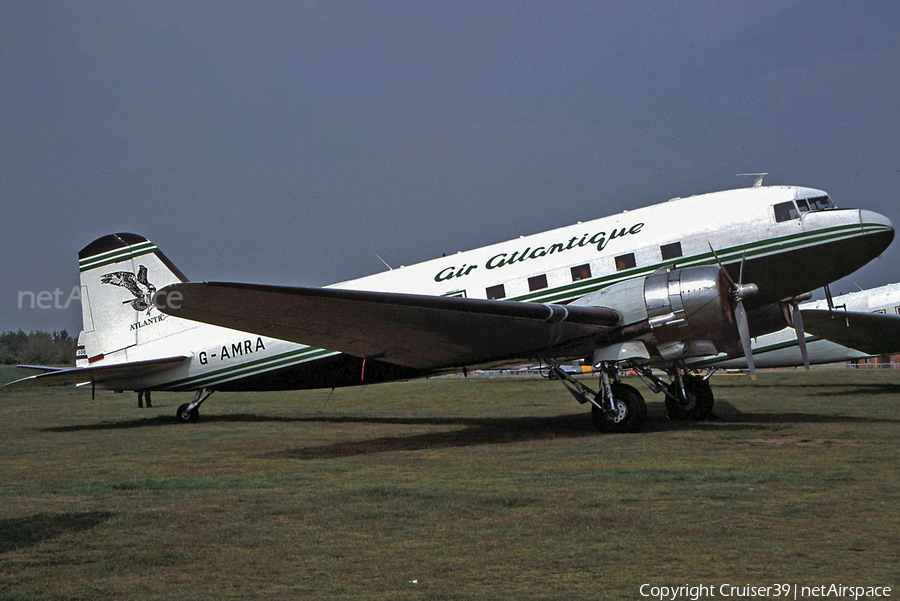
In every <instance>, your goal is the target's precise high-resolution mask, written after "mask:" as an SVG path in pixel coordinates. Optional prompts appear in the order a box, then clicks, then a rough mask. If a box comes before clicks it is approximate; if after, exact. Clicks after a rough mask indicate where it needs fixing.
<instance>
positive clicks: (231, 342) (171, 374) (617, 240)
mask: <svg viewBox="0 0 900 601" xmlns="http://www.w3.org/2000/svg"><path fill="white" fill-rule="evenodd" d="M825 195H826V194H825V192H822V191H818V190H812V189H808V188H798V187H790V186H773V187H761V188H744V189H738V190H729V191H724V192H717V193H711V194H703V195H699V196H693V197H690V198H681V199H673V200H671V201H669V202H665V203H661V204H657V205H653V206H649V207H646V208H642V209H638V210H634V211H623V212H622V213H619V214H617V215H613V216H610V217H604V218H601V219H596V220H593V221H585V222H583V223H582V222H579V223H577V224H575V225H572V226H568V227H564V228H559V229H554V230H550V231H546V232H540V233H538V234H533V235H530V236H523V237H521V238H518V239H515V240H510V241H506V242H501V243H498V244H494V245H491V246H486V247H482V248H477V249H474V250H470V251H466V252H460V253H457V254H454V255H450V256H446V257H441V258H437V259H433V260H430V261H426V262H423V263H419V264H416V265H411V266H408V267H401V268H398V269H393V270H390V271H385V272H382V273H378V274H375V275H371V276H367V277H364V278H360V279H356V280H351V281H346V282H341V283H338V284H335V285H334V286H333V287H337V288H345V289H355V290H371V291H387V292H407V293H417V294H426V295H461V296H466V297H468V298H503V299H506V300H517V301H532V302H541V303H566V302H570V301H572V300H574V299H576V298H579V297H581V296H583V295H585V294H588V293H590V292H593V291H596V290H599V289H601V288H604V287H606V286H609V285H611V284H615V283H617V282H621V281H624V280H627V279H630V278H635V277H640V276H644V275H647V274H649V273H652V272H653V271H655V270H657V269H659V268H661V267H667V266H677V267H688V266H693V265H703V264H713V263H714V261H715V259H714V257H713V256H712V253H711V252H710V246H712V247H713V248H715V249H716V250H717V251H718V253H719V257H720V259H721V260H722V261H723V262H724V263H726V264H727V263H735V262H737V261H740V260H741V258H742V257H746V258H747V259H748V260H751V259H755V258H772V257H775V258H777V257H778V256H779V255H780V254H781V253H784V252H785V251H786V250H796V249H802V248H808V247H816V246H818V245H823V244H826V243H828V242H834V241H837V240H847V239H852V238H854V237H860V238H862V237H864V236H865V235H866V234H867V233H869V232H872V231H878V230H879V229H880V230H889V229H890V228H891V225H890V222H889V221H888V220H887V219H885V218H884V217H882V216H880V215H877V214H875V213H870V212H868V211H857V210H834V211H821V212H816V213H806V214H804V215H803V217H802V218H797V219H791V220H787V221H780V222H779V221H777V220H776V218H775V215H774V213H773V205H776V204H778V203H783V202H786V201H792V200H794V199H795V198H798V197H812V196H822V197H824V196H825ZM664 253H665V254H664ZM859 266H861V265H856V266H855V267H854V269H855V268H858V267H859ZM813 268H814V267H813ZM170 320H178V318H176V317H167V318H166V319H165V321H166V322H169V321H170ZM173 323H174V322H170V325H173ZM185 325H186V323H182V324H181V327H180V328H173V334H172V335H171V336H164V337H162V338H158V339H156V340H153V341H150V342H148V343H146V344H138V345H136V346H132V347H131V348H129V349H126V350H125V352H124V354H122V355H120V356H118V357H110V358H109V361H111V362H117V361H140V360H143V359H150V358H154V357H160V356H171V355H173V354H177V353H185V354H190V355H191V358H190V360H189V361H186V362H185V363H183V364H181V365H179V366H178V367H176V368H174V369H173V370H170V371H166V372H162V373H157V374H154V375H150V376H147V377H146V378H144V379H142V380H141V381H139V382H136V383H135V382H133V381H131V382H128V383H127V384H126V383H118V384H115V385H111V386H109V387H111V388H117V387H120V388H127V389H136V388H153V389H169V390H176V389H177V390H184V389H198V388H201V387H215V386H217V385H220V384H223V383H227V382H232V381H234V380H237V379H241V378H245V377H247V376H253V375H258V374H262V373H266V372H269V371H272V370H277V369H282V368H288V367H292V366H297V365H300V364H303V363H308V362H310V361H316V360H318V359H322V358H325V357H332V356H335V355H338V354H339V353H336V352H333V351H327V350H323V349H318V348H313V347H307V346H303V345H299V344H294V343H289V342H285V341H281V340H275V339H270V338H265V337H260V336H257V335H255V334H248V333H245V332H239V331H236V330H229V329H226V328H220V327H216V326H210V325H202V324H193V323H192V324H191V326H189V327H185ZM143 327H165V323H162V324H152V323H151V324H148V325H146V326H143ZM176 330H177V332H176ZM173 349H176V352H175V353H173Z"/></svg>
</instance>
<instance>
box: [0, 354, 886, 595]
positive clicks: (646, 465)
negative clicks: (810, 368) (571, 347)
mask: <svg viewBox="0 0 900 601" xmlns="http://www.w3.org/2000/svg"><path fill="white" fill-rule="evenodd" d="M15 377H19V374H18V372H16V371H15V370H12V369H7V370H0V380H3V381H8V380H11V379H14V378H15ZM636 385H637V386H640V385H639V383H637V384H636ZM713 388H714V390H715V391H716V398H717V400H716V410H715V411H716V415H717V417H716V419H714V420H711V421H709V422H703V423H674V422H670V421H669V420H668V419H666V418H665V417H664V414H665V410H664V408H663V405H662V398H661V397H660V396H657V395H653V394H651V393H650V392H649V391H646V389H644V388H643V387H642V386H641V390H642V392H643V393H644V395H645V398H646V399H647V401H648V412H649V417H648V424H647V428H646V431H645V432H642V433H640V434H629V435H600V434H596V433H594V431H593V428H592V425H591V421H590V417H589V415H588V413H587V412H586V410H585V409H584V408H583V407H581V406H579V405H578V404H577V403H575V402H574V400H572V398H571V397H570V396H569V395H568V394H567V393H566V392H565V391H564V390H563V389H562V387H561V386H560V385H559V384H558V383H554V382H547V381H542V380H519V379H503V380H486V379H469V380H462V379H445V380H428V381H416V382H406V383H398V384H391V385H380V386H372V387H364V388H356V389H339V390H337V391H335V392H334V394H333V396H331V397H330V398H329V391H308V392H290V393H266V394H252V393H241V394H225V393H222V394H217V395H214V396H213V397H212V398H211V400H210V401H209V402H207V403H206V404H205V405H204V406H203V407H202V408H201V414H202V416H201V420H200V422H199V423H196V424H177V423H175V421H174V413H175V409H176V407H177V406H178V405H179V404H181V403H183V402H186V401H187V400H189V399H188V396H187V395H185V394H162V393H159V394H154V397H153V401H154V408H153V409H143V410H139V409H138V408H137V406H136V405H137V402H136V397H135V395H133V394H124V395H115V394H113V393H108V392H98V395H97V399H96V400H95V401H91V399H90V392H89V391H87V392H86V391H73V390H63V389H47V390H37V391H35V390H28V391H21V392H15V393H10V392H4V393H2V394H0V428H2V430H0V466H2V469H0V478H2V480H0V598H4V599H76V598H77V599H110V598H116V599H122V598H171V599H216V598H295V597H304V596H322V597H324V596H336V597H351V596H365V597H369V598H396V597H404V598H434V597H441V598H459V599H469V598H558V597H563V596H565V597H569V598H599V599H607V598H624V599H640V598H642V597H641V596H640V594H639V592H638V591H639V587H640V585H641V584H643V583H651V584H654V585H664V584H668V585H684V584H707V585H715V586H718V585H719V584H723V583H732V584H751V585H768V584H774V583H797V584H799V585H801V586H803V585H806V586H819V585H821V584H831V583H835V584H844V585H863V584H866V585H881V586H891V587H893V591H894V594H895V595H896V594H897V591H898V589H900V551H898V541H900V518H898V511H900V476H898V473H900V374H897V373H890V372H881V373H872V372H866V373H859V372H843V371H841V372H813V373H794V372H790V373H784V372H783V373H764V374H762V375H761V376H760V378H759V380H758V382H757V383H756V384H755V385H752V384H751V383H750V382H749V380H748V379H747V378H745V377H725V376H723V377H716V378H714V383H713Z"/></svg>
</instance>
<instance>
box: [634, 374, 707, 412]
mask: <svg viewBox="0 0 900 601" xmlns="http://www.w3.org/2000/svg"><path fill="white" fill-rule="evenodd" d="M629 367H631V368H632V369H634V370H635V372H637V374H638V376H639V377H640V378H641V380H643V381H644V384H646V385H647V387H648V388H650V390H652V391H653V392H664V393H665V395H666V413H668V414H669V419H671V420H673V421H684V420H698V421H699V420H704V419H709V418H710V417H711V416H712V411H713V404H714V402H715V398H714V396H713V391H712V387H711V386H710V385H709V376H711V375H712V373H713V372H710V373H708V374H707V375H706V376H700V375H697V374H692V373H691V372H690V371H688V369H687V368H686V367H685V366H684V365H683V364H681V363H677V364H675V365H674V366H673V368H672V370H671V371H670V372H669V375H670V377H671V378H672V381H671V382H665V381H664V380H661V379H659V378H657V377H656V376H655V375H653V373H651V371H650V369H648V368H646V367H643V366H639V365H634V364H632V365H630V366H629Z"/></svg>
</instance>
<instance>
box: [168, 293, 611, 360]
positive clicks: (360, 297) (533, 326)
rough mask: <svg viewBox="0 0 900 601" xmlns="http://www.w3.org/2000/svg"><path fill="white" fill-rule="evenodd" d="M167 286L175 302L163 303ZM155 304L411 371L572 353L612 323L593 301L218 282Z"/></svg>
mask: <svg viewBox="0 0 900 601" xmlns="http://www.w3.org/2000/svg"><path fill="white" fill-rule="evenodd" d="M175 292H177V293H180V294H181V300H180V301H179V302H176V301H175V298H176V297H175V296H173V297H172V299H173V300H172V302H171V303H167V302H166V299H167V298H168V297H167V296H166V295H167V294H168V295H171V294H173V293H175ZM154 302H155V303H156V306H157V307H158V308H159V309H160V310H161V311H163V312H164V313H168V314H170V315H174V316H177V317H183V318H186V319H193V320H195V321H200V322H204V323H209V324H214V325H218V326H224V327H227V328H233V329H237V330H243V331H246V332H252V333H255V334H259V335H263V336H269V337H272V338H280V339H282V340H289V341H292V342H297V343H301V344H307V345H312V346H319V347H322V348H326V349H330V350H335V351H340V352H343V353H347V354H350V355H355V356H358V357H366V358H371V359H378V360H380V361H385V362H388V363H394V364H397V365H403V366H406V367H412V368H418V369H440V368H447V367H461V366H465V365H477V364H480V363H487V362H492V361H502V360H506V359H515V358H526V357H541V356H562V354H561V353H562V352H563V349H567V350H573V351H574V349H577V351H574V352H576V353H580V352H582V350H581V348H580V345H582V343H584V342H585V341H587V340H593V339H594V338H596V336H597V335H598V334H600V333H602V332H605V331H608V330H609V329H610V328H611V327H613V326H615V325H617V324H618V322H619V314H618V313H616V312H615V311H613V310H611V309H604V308H596V307H572V306H569V307H565V306H562V305H544V304H539V303H520V302H512V301H497V300H483V299H470V298H459V297H446V296H425V295H417V294H398V293H388V292H367V291H358V290H342V289H336V288H291V287H281V286H263V285H253V284H230V283H220V282H203V283H183V284H173V285H171V286H168V287H166V288H164V289H163V290H161V291H160V292H158V293H157V295H156V297H155V299H154ZM168 304H171V305H172V306H167V305H168ZM586 348H590V349H592V348H593V346H592V345H588V346H587V347H586ZM585 352H590V351H589V350H588V351H585Z"/></svg>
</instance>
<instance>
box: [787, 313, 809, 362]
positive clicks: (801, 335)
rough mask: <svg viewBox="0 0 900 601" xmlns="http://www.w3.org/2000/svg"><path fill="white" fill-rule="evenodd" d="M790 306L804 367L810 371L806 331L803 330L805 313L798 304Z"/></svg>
mask: <svg viewBox="0 0 900 601" xmlns="http://www.w3.org/2000/svg"><path fill="white" fill-rule="evenodd" d="M790 307H791V313H792V315H791V317H792V321H793V322H794V332H796V333H797V345H798V346H799V347H800V356H801V357H803V367H805V368H806V370H807V371H809V352H808V351H807V350H806V333H805V332H804V331H803V313H802V312H801V311H800V307H798V306H797V305H796V304H791V305H790Z"/></svg>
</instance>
